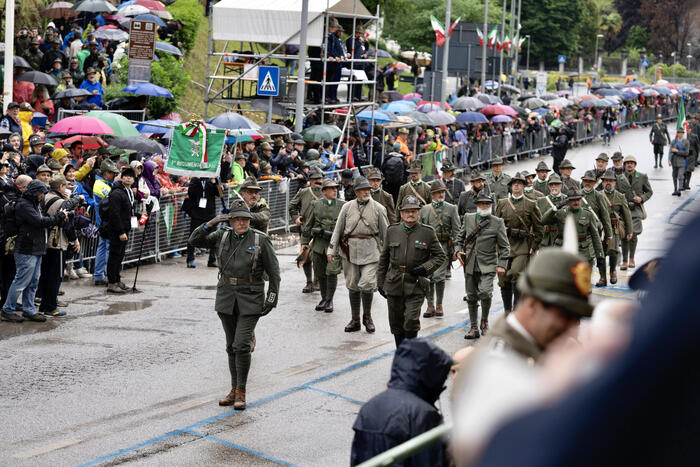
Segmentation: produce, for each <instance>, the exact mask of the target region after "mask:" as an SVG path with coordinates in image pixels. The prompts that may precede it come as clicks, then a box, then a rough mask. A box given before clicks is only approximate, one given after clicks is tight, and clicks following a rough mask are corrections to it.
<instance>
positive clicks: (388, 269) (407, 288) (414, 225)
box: [377, 196, 447, 347]
mask: <svg viewBox="0 0 700 467" xmlns="http://www.w3.org/2000/svg"><path fill="white" fill-rule="evenodd" d="M420 209H421V207H420V204H419V202H418V200H417V199H416V197H415V196H407V197H406V198H404V200H403V203H402V204H401V207H400V208H399V213H400V214H401V222H400V223H398V224H394V225H392V226H389V228H388V229H387V231H386V237H385V238H384V244H383V245H384V246H383V247H382V252H381V256H380V258H379V267H378V269H377V285H378V287H379V293H380V294H381V295H382V296H383V297H385V298H386V299H387V304H388V307H389V327H390V328H391V333H392V334H393V335H394V340H395V341H396V347H398V346H399V345H400V344H401V342H402V341H403V340H404V339H405V338H413V337H416V336H417V335H418V331H419V330H420V309H421V305H422V304H423V300H424V299H425V295H426V294H427V292H428V288H429V285H428V279H427V276H429V275H430V274H432V273H433V272H435V271H436V270H437V269H438V268H439V267H440V266H441V265H442V264H443V263H444V262H445V261H447V256H446V255H445V252H444V251H443V250H442V247H441V246H440V242H439V241H438V239H437V236H436V235H435V231H434V230H433V228H432V227H430V226H427V225H425V224H421V223H419V222H418V219H419V217H420Z"/></svg>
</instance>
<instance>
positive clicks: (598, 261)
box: [596, 258, 605, 268]
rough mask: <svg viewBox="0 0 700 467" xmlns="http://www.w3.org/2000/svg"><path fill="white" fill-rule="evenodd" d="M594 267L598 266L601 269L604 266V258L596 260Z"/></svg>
mask: <svg viewBox="0 0 700 467" xmlns="http://www.w3.org/2000/svg"><path fill="white" fill-rule="evenodd" d="M596 266H598V267H599V268H602V267H603V266H605V258H598V259H596Z"/></svg>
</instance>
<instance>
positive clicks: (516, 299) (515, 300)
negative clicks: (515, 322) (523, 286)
mask: <svg viewBox="0 0 700 467" xmlns="http://www.w3.org/2000/svg"><path fill="white" fill-rule="evenodd" d="M519 301H520V290H519V289H518V287H517V286H515V285H513V308H515V307H516V306H517V305H518V302H519Z"/></svg>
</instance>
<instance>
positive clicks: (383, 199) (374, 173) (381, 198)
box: [367, 169, 399, 224]
mask: <svg viewBox="0 0 700 467" xmlns="http://www.w3.org/2000/svg"><path fill="white" fill-rule="evenodd" d="M382 179H383V177H382V173H381V172H380V171H379V169H372V170H369V173H368V174H367V181H368V182H369V185H370V186H371V187H372V190H371V193H372V199H373V200H375V201H376V202H377V203H379V204H381V205H382V206H384V209H386V217H387V218H388V219H389V224H396V223H397V222H398V221H399V218H398V215H397V214H396V210H395V209H394V198H392V197H391V195H390V194H389V193H387V192H386V191H384V190H383V189H382Z"/></svg>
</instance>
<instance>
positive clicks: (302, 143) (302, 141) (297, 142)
mask: <svg viewBox="0 0 700 467" xmlns="http://www.w3.org/2000/svg"><path fill="white" fill-rule="evenodd" d="M292 142H293V143H294V144H301V145H302V146H303V145H304V140H303V139H301V138H299V139H295V140H293V141H292Z"/></svg>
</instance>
